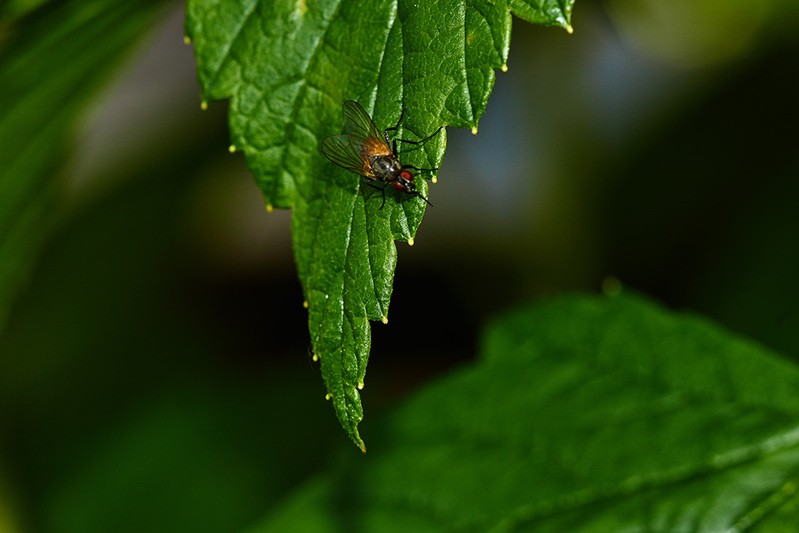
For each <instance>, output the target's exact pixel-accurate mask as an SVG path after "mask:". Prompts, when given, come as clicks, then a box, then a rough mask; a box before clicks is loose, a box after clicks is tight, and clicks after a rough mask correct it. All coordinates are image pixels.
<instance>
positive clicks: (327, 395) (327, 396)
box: [325, 392, 333, 402]
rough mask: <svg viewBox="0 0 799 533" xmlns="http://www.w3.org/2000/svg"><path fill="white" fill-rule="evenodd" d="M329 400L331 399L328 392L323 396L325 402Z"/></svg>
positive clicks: (331, 396)
mask: <svg viewBox="0 0 799 533" xmlns="http://www.w3.org/2000/svg"><path fill="white" fill-rule="evenodd" d="M331 398H333V395H332V394H330V393H329V392H328V393H327V394H325V400H327V401H328V402H329V401H330V399H331Z"/></svg>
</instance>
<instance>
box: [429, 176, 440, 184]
mask: <svg viewBox="0 0 799 533" xmlns="http://www.w3.org/2000/svg"><path fill="white" fill-rule="evenodd" d="M430 181H431V182H432V183H438V176H433V177H432V178H430Z"/></svg>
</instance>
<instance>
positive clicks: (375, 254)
mask: <svg viewBox="0 0 799 533" xmlns="http://www.w3.org/2000/svg"><path fill="white" fill-rule="evenodd" d="M571 3H572V2H571V1H569V2H566V3H565V4H564V5H567V6H571ZM557 5H560V4H552V5H550V4H549V3H546V4H544V6H545V7H542V6H539V7H538V8H533V7H532V6H531V5H529V4H522V3H519V6H518V8H519V9H525V13H526V14H530V13H535V16H534V17H533V18H535V19H536V21H538V22H546V21H548V23H550V24H561V25H563V24H564V22H562V21H566V22H565V23H566V24H567V23H568V11H567V10H565V9H561V11H560V12H559V13H557V14H554V15H553V6H557ZM569 9H570V8H569ZM531 16H532V15H531ZM547 16H550V17H551V18H550V19H546V17H547ZM510 23H511V20H510V8H509V7H508V5H507V4H506V3H504V2H491V1H489V0H446V1H438V0H435V1H434V0H424V1H421V2H409V1H406V0H402V1H400V2H379V1H376V0H360V1H346V2H344V1H333V0H329V1H322V2H309V1H306V0H278V1H272V0H270V1H263V2H259V1H255V0H250V1H246V2H220V1H218V0H191V1H189V3H188V12H187V18H186V29H187V34H188V36H189V37H190V39H191V40H192V42H193V43H194V45H195V53H196V57H197V64H198V70H199V77H200V81H201V84H202V88H203V94H204V98H205V100H218V99H229V100H230V111H229V112H230V131H231V138H232V146H233V147H234V148H235V149H238V150H242V151H243V152H244V153H245V155H246V158H247V162H248V164H249V166H250V168H251V169H252V171H253V173H254V175H255V179H256V181H257V183H258V185H259V187H260V189H261V190H262V191H263V194H264V198H265V201H266V205H267V210H271V209H272V208H273V207H280V208H289V207H292V208H294V214H293V223H292V231H293V243H294V254H295V259H296V263H297V270H298V273H299V277H300V281H301V282H302V286H303V290H304V295H305V303H306V305H307V306H308V314H309V316H308V323H309V329H310V334H311V341H312V344H313V351H314V354H315V355H316V357H317V358H319V359H320V360H321V370H322V376H323V379H324V382H325V386H326V388H327V392H328V398H330V399H331V401H332V403H333V406H334V408H335V411H336V414H337V416H338V418H339V421H340V422H341V424H342V426H343V427H344V429H345V430H346V432H347V434H348V435H349V436H350V438H351V439H352V440H353V442H355V443H356V444H357V445H358V446H359V447H361V448H362V449H364V443H363V440H362V439H361V437H360V435H359V433H358V423H359V422H360V421H361V419H362V418H363V409H362V407H361V402H360V396H359V392H358V391H359V389H360V388H361V387H362V386H363V383H364V380H365V375H366V363H367V360H368V357H369V347H370V335H371V334H370V325H369V321H370V320H382V321H384V322H385V321H387V318H388V307H389V300H390V297H391V289H392V283H393V276H394V268H395V266H396V260H397V250H396V246H395V244H394V241H396V240H400V241H407V242H411V243H412V242H413V241H412V239H413V238H414V236H415V234H416V230H417V228H418V227H419V224H420V223H421V219H422V215H423V213H424V208H425V204H424V201H423V200H422V199H420V198H417V197H412V196H408V195H405V196H403V195H402V194H398V193H395V192H394V191H391V190H389V191H388V192H387V194H386V196H387V201H386V205H385V208H383V209H381V208H380V207H381V201H380V199H379V198H380V196H379V193H377V194H375V193H376V192H377V191H374V190H373V189H372V188H370V187H368V186H366V185H365V184H364V183H363V179H362V178H360V177H359V176H356V175H354V174H352V173H349V172H347V171H345V170H343V169H341V168H337V167H334V165H332V164H331V163H330V162H329V161H327V160H326V159H325V158H324V157H322V155H321V153H320V150H319V144H320V142H321V140H322V139H323V138H324V137H326V136H328V135H332V134H337V133H340V132H341V129H342V119H341V106H342V103H343V102H344V101H345V100H351V99H352V100H357V101H358V102H360V103H361V104H362V105H363V106H364V107H365V108H366V109H367V110H368V111H370V112H372V113H373V115H372V116H373V117H374V119H375V122H376V124H377V125H378V127H379V128H381V129H385V128H387V127H391V126H394V125H395V124H396V123H397V121H398V120H399V118H400V115H401V114H402V110H403V108H404V109H405V114H404V115H403V121H402V124H400V129H399V130H398V131H397V137H398V138H404V139H421V138H423V137H425V136H426V135H428V134H430V133H432V132H433V131H435V130H436V129H437V128H439V127H440V126H442V125H444V124H447V125H453V126H462V127H476V125H477V121H478V118H479V117H480V115H482V113H483V111H484V110H485V106H486V103H487V100H488V96H489V94H490V91H491V89H492V87H493V83H494V76H495V73H494V70H495V69H496V68H499V67H501V66H503V65H504V64H505V61H506V59H507V53H508V43H509V39H510ZM444 141H445V134H443V133H442V134H441V135H440V136H439V137H437V138H436V139H434V140H432V141H431V142H429V143H426V144H425V145H424V146H423V147H420V148H419V147H414V149H411V150H407V151H406V152H405V153H402V151H401V153H400V157H401V160H402V162H403V163H404V164H409V165H414V166H416V167H419V168H438V167H439V166H440V165H441V161H442V158H443V154H444ZM417 148H418V149H417ZM417 182H418V187H419V190H420V192H421V193H422V194H424V195H426V196H429V193H428V191H427V184H426V183H425V181H424V180H423V179H421V178H418V179H417Z"/></svg>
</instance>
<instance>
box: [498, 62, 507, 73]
mask: <svg viewBox="0 0 799 533" xmlns="http://www.w3.org/2000/svg"><path fill="white" fill-rule="evenodd" d="M499 70H501V71H502V72H507V71H508V64H507V63H502V66H501V67H499Z"/></svg>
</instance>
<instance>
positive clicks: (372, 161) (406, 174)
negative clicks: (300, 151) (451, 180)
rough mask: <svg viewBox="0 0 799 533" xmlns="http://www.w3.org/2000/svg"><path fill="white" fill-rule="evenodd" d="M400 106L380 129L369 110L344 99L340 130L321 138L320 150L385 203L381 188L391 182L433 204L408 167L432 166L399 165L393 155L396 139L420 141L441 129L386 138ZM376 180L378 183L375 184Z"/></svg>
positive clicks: (421, 169)
mask: <svg viewBox="0 0 799 533" xmlns="http://www.w3.org/2000/svg"><path fill="white" fill-rule="evenodd" d="M404 113H405V110H404V109H403V111H402V113H401V114H400V119H399V121H397V125H396V126H394V127H392V128H388V129H387V130H386V131H384V132H383V133H380V130H378V129H377V126H375V123H374V121H373V120H372V118H371V117H370V116H369V114H368V113H367V112H366V110H364V108H363V107H361V104H359V103H358V102H356V101H354V100H348V101H346V102H344V106H343V107H342V109H341V114H342V115H343V116H344V133H343V134H342V135H331V136H330V137H327V138H325V139H324V140H323V141H322V153H323V154H325V157H327V158H328V159H329V160H330V161H332V162H333V163H335V164H336V165H338V166H340V167H343V168H346V169H347V170H349V171H350V172H354V173H356V174H360V175H361V176H364V177H365V178H366V184H367V185H369V186H370V187H373V188H375V189H378V190H380V191H381V193H382V194H383V203H382V204H381V205H380V209H382V208H383V206H384V205H385V204H386V192H385V188H386V187H389V186H392V187H394V188H395V189H396V190H398V191H401V192H404V193H407V194H410V195H413V196H418V197H419V198H421V199H422V200H424V201H425V202H427V204H428V205H431V206H432V205H433V204H431V203H430V201H429V200H428V199H427V198H425V196H424V195H422V193H420V192H419V191H417V190H416V184H415V183H414V181H413V174H412V173H411V171H410V170H409V169H411V170H415V171H417V172H435V171H436V170H438V169H436V168H418V167H414V166H412V165H403V164H402V163H400V161H399V159H398V158H397V142H404V143H408V144H424V143H425V142H427V141H429V140H430V139H431V138H432V137H433V136H434V135H435V134H437V133H438V132H439V131H441V128H443V127H444V126H441V127H440V128H438V129H437V130H436V131H434V132H433V133H432V134H431V135H428V136H427V137H425V138H424V139H421V140H419V141H409V140H406V139H394V140H393V141H392V140H391V139H390V138H389V136H388V132H389V131H396V130H397V128H399V122H400V121H402V115H403V114H404ZM379 184H382V186H381V185H379Z"/></svg>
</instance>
